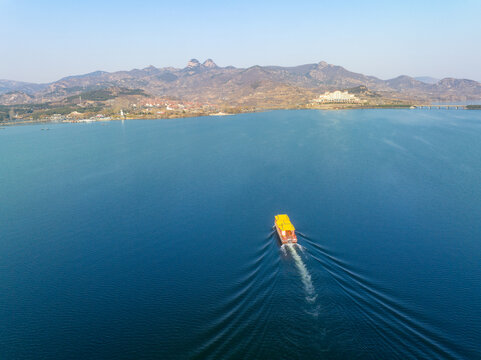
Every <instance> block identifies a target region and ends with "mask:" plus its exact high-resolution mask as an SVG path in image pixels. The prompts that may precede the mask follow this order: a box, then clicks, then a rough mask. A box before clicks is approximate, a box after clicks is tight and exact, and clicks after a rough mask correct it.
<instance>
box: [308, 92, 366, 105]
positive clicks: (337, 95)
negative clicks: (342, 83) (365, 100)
mask: <svg viewBox="0 0 481 360" xmlns="http://www.w3.org/2000/svg"><path fill="white" fill-rule="evenodd" d="M314 102H318V103H357V102H359V99H358V98H357V97H356V96H355V95H354V94H349V93H348V92H347V91H339V90H336V91H333V92H329V91H326V92H325V93H324V94H323V95H320V96H319V98H318V99H315V100H314Z"/></svg>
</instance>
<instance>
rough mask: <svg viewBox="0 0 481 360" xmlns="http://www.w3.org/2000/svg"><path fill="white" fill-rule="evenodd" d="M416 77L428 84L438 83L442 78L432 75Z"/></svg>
mask: <svg viewBox="0 0 481 360" xmlns="http://www.w3.org/2000/svg"><path fill="white" fill-rule="evenodd" d="M415 79H416V80H418V81H421V82H423V83H426V84H436V83H437V82H438V81H439V80H440V79H436V78H433V77H431V76H417V77H415Z"/></svg>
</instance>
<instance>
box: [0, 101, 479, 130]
mask: <svg viewBox="0 0 481 360" xmlns="http://www.w3.org/2000/svg"><path fill="white" fill-rule="evenodd" d="M339 105H340V106H339ZM342 105H344V104H336V105H334V104H329V105H327V106H309V107H286V108H270V109H268V108H266V109H255V110H250V111H238V112H232V113H224V112H221V113H212V114H202V115H199V114H182V115H181V116H175V115H174V116H170V117H155V116H143V117H142V116H133V117H128V116H127V117H124V118H123V119H122V118H120V117H112V118H108V119H90V118H89V119H79V120H73V119H72V120H68V119H65V120H62V121H55V120H50V119H37V120H33V119H29V120H21V121H9V122H0V130H1V129H4V128H5V127H10V126H21V125H40V124H87V123H106V122H110V121H123V120H172V119H186V118H194V117H209V116H215V117H223V116H232V115H239V114H254V113H258V112H265V111H279V110H322V111H339V110H430V109H433V110H449V108H448V107H446V105H423V106H421V107H420V106H419V105H411V104H396V105H394V104H393V105H367V106H356V105H352V104H350V105H347V104H345V105H344V106H342ZM456 110H481V107H473V108H467V106H464V105H459V108H458V109H456ZM451 111H452V110H451Z"/></svg>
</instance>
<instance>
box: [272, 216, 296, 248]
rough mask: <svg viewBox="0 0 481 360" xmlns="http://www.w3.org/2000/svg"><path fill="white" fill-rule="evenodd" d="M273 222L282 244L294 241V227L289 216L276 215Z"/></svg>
mask: <svg viewBox="0 0 481 360" xmlns="http://www.w3.org/2000/svg"><path fill="white" fill-rule="evenodd" d="M274 224H275V226H276V230H277V234H279V239H281V242H282V243H283V244H289V243H296V242H297V236H296V229H295V228H294V225H292V223H291V220H289V216H287V215H286V214H280V215H276V217H275V220H274Z"/></svg>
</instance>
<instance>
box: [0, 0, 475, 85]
mask: <svg viewBox="0 0 481 360" xmlns="http://www.w3.org/2000/svg"><path fill="white" fill-rule="evenodd" d="M480 14H481V1H479V0H458V1H444V0H438V1H423V0H417V1H411V0H405V1H396V2H390V1H387V0H386V1H370V0H364V1H349V0H346V1H337V0H332V1H324V0H318V1H308V0H297V1H294V0H291V1H282V0H278V1H260V0H258V1H252V0H244V1H236V2H234V1H212V0H203V1H202V0H201V1H182V0H178V1H143V0H137V1H123V0H118V1H103V0H97V1H91V0H83V1H68V0H65V1H57V0H50V1H49V0H44V1H27V0H0V38H1V40H2V41H1V45H0V47H1V51H0V79H10V80H21V81H32V82H49V81H54V80H57V79H59V78H61V77H63V76H67V75H73V74H81V73H87V72H91V71H95V70H106V71H116V70H130V69H132V68H143V67H146V66H148V65H154V66H157V67H163V66H175V67H184V66H185V64H186V62H187V61H188V60H189V59H190V58H197V59H199V60H200V61H203V60H205V59H206V58H212V59H214V61H216V62H217V63H218V64H219V65H220V66H227V65H234V66H237V67H248V66H252V65H256V64H258V65H273V64H275V65H299V64H305V63H314V62H319V61H321V60H325V61H327V62H329V63H332V64H336V65H342V66H344V67H346V68H347V69H349V70H352V71H356V72H362V73H364V74H368V75H375V76H378V77H380V78H382V79H387V78H392V77H395V76H398V75H401V74H407V75H411V76H422V75H427V76H433V77H439V78H441V77H447V76H453V77H461V78H471V79H475V80H478V81H479V80H481V19H480Z"/></svg>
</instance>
